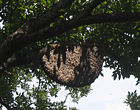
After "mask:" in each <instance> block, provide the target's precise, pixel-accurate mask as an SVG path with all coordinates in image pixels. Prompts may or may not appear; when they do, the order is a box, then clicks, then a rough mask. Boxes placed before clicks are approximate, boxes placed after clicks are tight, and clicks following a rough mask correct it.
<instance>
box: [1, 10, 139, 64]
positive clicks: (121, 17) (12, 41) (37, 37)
mask: <svg viewBox="0 0 140 110" xmlns="http://www.w3.org/2000/svg"><path fill="white" fill-rule="evenodd" d="M138 20H140V13H139V12H138V13H121V14H114V15H113V14H99V15H90V16H87V17H86V18H83V19H80V20H77V19H73V20H70V21H65V22H63V23H61V24H57V25H56V26H54V27H52V28H50V27H49V28H48V27H47V28H44V29H41V30H39V31H37V32H34V33H31V34H27V35H26V34H23V33H21V34H19V35H18V36H14V37H15V38H9V39H7V40H6V41H5V42H4V43H3V44H2V46H1V47H0V64H2V63H3V62H4V61H5V60H6V59H7V58H8V57H10V56H11V55H12V54H13V53H15V52H16V51H18V50H20V49H22V48H23V47H25V46H27V45H29V44H31V43H35V42H37V41H41V40H44V39H46V38H49V37H51V38H52V37H53V36H56V35H58V34H62V33H64V32H66V31H68V30H71V29H72V28H76V27H78V26H82V25H89V24H96V23H109V22H111V23H117V22H126V21H138Z"/></svg>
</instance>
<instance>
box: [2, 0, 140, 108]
mask: <svg viewBox="0 0 140 110" xmlns="http://www.w3.org/2000/svg"><path fill="white" fill-rule="evenodd" d="M0 22H2V24H3V26H2V27H1V28H0V104H1V105H2V106H5V107H6V108H7V109H13V110H14V109H16V110H18V109H19V110H23V109H26V110H30V109H39V110H40V109H58V110H59V109H64V110H65V109H67V108H66V107H65V105H64V103H65V101H64V102H51V101H50V97H51V96H57V93H58V91H59V90H60V86H61V85H58V84H57V83H55V82H54V81H52V80H51V79H50V78H49V77H48V76H47V75H46V73H45V72H44V71H43V69H42V67H41V63H40V56H41V54H42V53H41V52H42V51H43V49H44V50H45V48H46V46H48V45H50V44H54V43H57V44H64V43H65V44H67V43H70V44H79V43H87V44H93V45H94V44H96V46H97V47H98V48H99V53H100V54H101V56H102V58H103V62H104V66H105V67H110V68H113V69H114V72H113V78H114V79H116V78H119V79H120V78H129V77H130V76H131V75H134V76H135V77H136V78H138V81H137V84H138V83H139V82H140V71H139V69H140V61H139V60H138V59H139V57H140V49H139V47H140V2H139V0H14V1H12V0H0ZM101 75H102V74H101ZM33 78H35V79H36V80H37V81H38V82H37V84H38V86H37V87H35V86H33V87H30V85H29V82H30V81H32V80H33ZM18 88H22V89H23V92H21V93H19V92H18V90H17V89H18ZM65 89H66V90H69V94H70V95H71V96H72V98H73V99H74V100H75V101H76V100H77V99H79V98H80V97H82V96H86V95H87V93H88V92H89V91H90V86H86V87H84V88H69V87H65ZM79 93H80V94H79ZM33 107H35V108H33ZM73 109H74V108H73Z"/></svg>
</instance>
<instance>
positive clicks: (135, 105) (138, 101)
mask: <svg viewBox="0 0 140 110" xmlns="http://www.w3.org/2000/svg"><path fill="white" fill-rule="evenodd" d="M125 103H126V104H127V105H129V106H130V108H131V110H139V109H140V96H138V95H137V91H134V92H132V93H130V92H128V96H127V99H126V101H125Z"/></svg>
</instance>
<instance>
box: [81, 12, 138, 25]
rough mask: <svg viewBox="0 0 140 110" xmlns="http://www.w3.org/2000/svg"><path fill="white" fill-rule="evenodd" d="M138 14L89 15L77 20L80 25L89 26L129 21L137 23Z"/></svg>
mask: <svg viewBox="0 0 140 110" xmlns="http://www.w3.org/2000/svg"><path fill="white" fill-rule="evenodd" d="M139 20H140V12H136V13H119V14H107V13H105V14H97V15H89V16H87V17H86V18H83V19H81V20H79V24H81V25H90V24H97V23H121V22H129V21H139Z"/></svg>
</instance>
